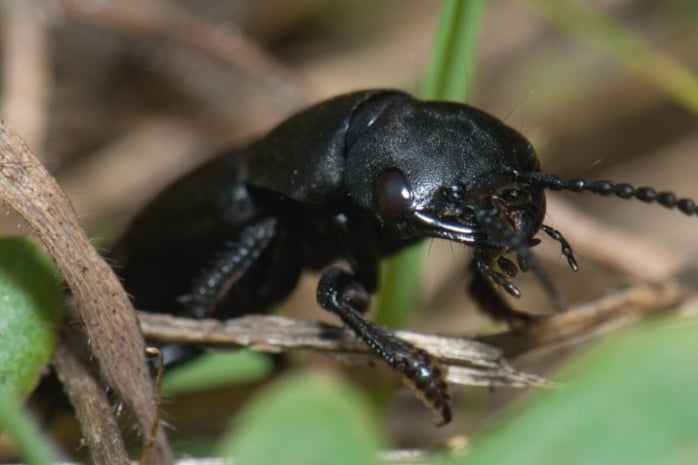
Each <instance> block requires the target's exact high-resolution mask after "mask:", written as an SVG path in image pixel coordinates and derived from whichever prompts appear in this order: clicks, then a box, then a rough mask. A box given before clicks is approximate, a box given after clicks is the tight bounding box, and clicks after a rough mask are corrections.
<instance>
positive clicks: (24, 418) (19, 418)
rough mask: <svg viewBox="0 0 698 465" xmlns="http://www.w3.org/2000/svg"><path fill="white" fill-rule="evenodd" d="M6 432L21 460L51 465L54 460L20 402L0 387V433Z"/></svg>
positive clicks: (37, 464)
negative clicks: (17, 450)
mask: <svg viewBox="0 0 698 465" xmlns="http://www.w3.org/2000/svg"><path fill="white" fill-rule="evenodd" d="M4 432H7V434H8V436H9V437H10V438H11V439H12V440H13V442H14V444H15V445H16V447H17V449H19V451H20V454H21V456H22V458H23V459H24V460H25V461H27V462H28V463H30V464H33V465H51V464H53V463H56V459H55V458H54V457H53V454H52V453H51V451H50V450H49V447H48V445H47V443H46V441H45V440H44V439H43V438H42V437H41V434H40V433H39V430H38V428H37V427H36V425H35V424H33V423H32V420H31V418H29V416H28V415H27V414H25V413H24V412H23V411H22V406H21V404H20V401H19V400H18V399H17V398H16V396H14V395H13V394H10V392H9V390H7V389H5V387H3V386H0V433H4Z"/></svg>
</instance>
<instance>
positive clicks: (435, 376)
mask: <svg viewBox="0 0 698 465" xmlns="http://www.w3.org/2000/svg"><path fill="white" fill-rule="evenodd" d="M317 300H318V303H319V304H320V306H321V307H322V308H324V309H325V310H327V311H329V312H332V313H334V314H335V315H337V316H338V317H339V318H340V319H341V320H342V322H343V323H344V324H345V325H347V326H348V327H349V328H351V330H352V331H354V333H355V334H356V335H357V336H358V337H359V338H361V340H362V341H363V342H364V343H365V344H366V345H367V346H368V347H369V348H370V349H371V350H372V351H373V352H375V353H376V354H377V355H378V356H379V357H380V358H382V359H383V360H385V362H386V363H387V364H388V365H390V366H391V367H392V368H394V369H395V370H397V371H398V372H399V373H400V374H401V375H402V377H403V381H404V382H405V384H406V385H407V386H408V387H409V388H410V389H411V390H412V391H413V392H415V393H416V395H417V397H419V398H420V399H421V400H422V401H423V402H424V403H425V404H426V405H427V406H428V407H429V408H431V409H432V410H434V411H435V412H437V413H438V414H440V415H441V419H442V424H446V423H449V422H450V421H451V403H450V395H449V393H448V385H447V384H446V381H445V377H446V369H445V368H444V367H442V366H441V365H440V364H439V363H438V362H437V361H436V360H435V359H434V358H433V357H431V356H430V355H429V354H427V353H426V352H425V351H423V350H421V349H417V348H416V347H414V346H412V345H411V344H409V343H407V342H405V341H402V340H400V339H398V338H396V337H395V336H393V335H392V334H390V333H388V332H387V331H385V330H383V329H381V328H378V327H376V326H374V325H373V324H371V323H370V322H369V321H368V320H367V319H366V318H364V316H363V315H362V314H363V313H365V311H366V309H367V308H368V304H369V301H370V294H369V293H368V292H367V291H366V289H365V288H364V286H363V285H362V284H361V283H359V281H358V280H357V279H356V278H355V277H354V276H352V275H351V274H349V273H347V272H345V271H342V270H340V269H338V268H332V269H330V270H328V271H327V272H325V274H323V275H322V277H321V278H320V282H319V284H318V289H317Z"/></svg>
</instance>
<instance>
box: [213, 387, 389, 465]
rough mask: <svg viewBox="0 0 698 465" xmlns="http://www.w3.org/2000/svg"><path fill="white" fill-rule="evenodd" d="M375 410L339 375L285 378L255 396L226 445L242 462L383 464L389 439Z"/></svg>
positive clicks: (225, 450) (258, 464) (252, 464)
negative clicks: (336, 377) (374, 415)
mask: <svg viewBox="0 0 698 465" xmlns="http://www.w3.org/2000/svg"><path fill="white" fill-rule="evenodd" d="M369 412H370V409H369V407H368V405H367V403H366V401H365V400H364V399H362V398H361V397H360V396H359V395H358V394H357V393H356V392H355V391H354V390H352V389H350V388H349V387H348V386H346V385H344V384H342V383H340V382H339V381H337V380H334V379H331V378H327V377H321V376H317V375H311V376H302V377H301V376H294V377H290V378H285V379H283V380H281V381H280V382H278V383H276V384H275V385H273V386H272V387H270V388H269V389H267V390H265V391H263V392H261V393H260V394H259V395H258V396H257V397H256V398H255V399H254V400H253V402H252V403H251V404H250V405H249V406H248V407H247V409H246V410H245V411H244V412H243V413H242V414H241V415H240V417H239V418H238V419H237V421H236V422H235V423H236V424H237V427H233V428H232V431H229V432H228V433H227V434H226V435H225V437H224V440H223V441H222V443H221V444H222V447H221V450H222V451H223V455H226V456H229V457H234V458H235V463H236V464H240V465H278V464H284V465H315V464H323V465H324V464H327V465H356V464H361V465H371V464H378V463H379V461H378V450H379V448H380V447H381V446H382V445H383V441H382V439H381V435H380V433H379V432H378V428H377V426H376V423H375V421H374V419H373V418H372V416H371V415H370V413H369Z"/></svg>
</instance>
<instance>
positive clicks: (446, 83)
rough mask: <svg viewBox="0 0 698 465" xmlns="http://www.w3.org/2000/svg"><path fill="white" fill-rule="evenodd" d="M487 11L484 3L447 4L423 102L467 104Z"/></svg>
mask: <svg viewBox="0 0 698 465" xmlns="http://www.w3.org/2000/svg"><path fill="white" fill-rule="evenodd" d="M484 9H485V0H449V1H447V2H445V4H444V11H443V14H442V16H441V23H440V24H439V30H438V32H437V37H436V43H435V46H434V53H433V55H432V61H431V64H430V66H429V70H428V72H427V76H426V80H425V82H424V86H423V88H422V92H421V97H422V98H425V99H430V100H452V101H458V102H463V101H466V100H467V98H468V92H469V91H470V90H471V89H472V86H471V85H470V84H471V82H472V78H473V73H474V71H475V63H476V58H477V44H478V38H479V36H480V24H481V23H482V15H483V11H484Z"/></svg>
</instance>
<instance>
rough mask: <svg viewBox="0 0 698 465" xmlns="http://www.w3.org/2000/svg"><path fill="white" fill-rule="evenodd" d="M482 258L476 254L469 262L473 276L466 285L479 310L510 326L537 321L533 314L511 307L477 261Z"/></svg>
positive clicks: (515, 326) (519, 325) (525, 324)
mask: <svg viewBox="0 0 698 465" xmlns="http://www.w3.org/2000/svg"><path fill="white" fill-rule="evenodd" d="M484 259H485V258H483V257H482V256H476V257H475V259H474V260H473V261H472V262H471V265H470V267H471V269H472V271H473V277H472V280H471V281H470V285H469V286H468V293H469V294H470V296H471V297H472V298H473V299H474V300H475V302H476V303H477V304H478V306H479V307H480V310H482V311H483V312H484V313H486V314H487V315H489V316H490V317H491V318H492V319H493V320H495V321H504V322H506V323H507V324H508V325H509V326H510V327H512V328H517V327H521V326H527V325H530V324H531V323H534V322H535V321H537V317H536V316H535V315H532V314H530V313H526V312H522V311H520V310H516V309H514V308H512V307H511V305H509V303H508V302H507V301H506V300H505V299H504V297H502V295H501V294H500V292H499V290H498V289H497V287H496V284H495V283H494V282H493V281H492V280H491V275H490V274H489V273H487V271H486V270H483V264H482V262H481V261H480V262H479V260H484ZM486 274H487V276H486Z"/></svg>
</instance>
